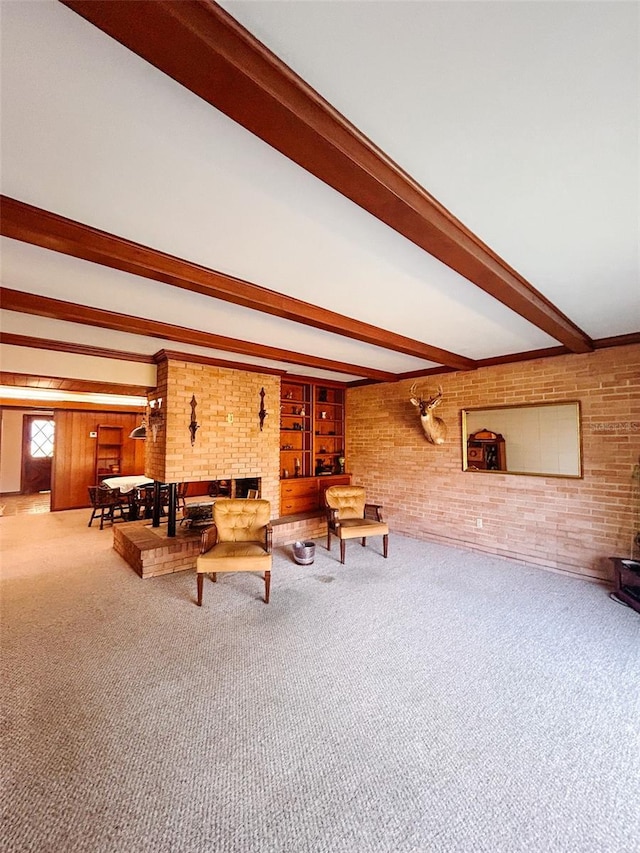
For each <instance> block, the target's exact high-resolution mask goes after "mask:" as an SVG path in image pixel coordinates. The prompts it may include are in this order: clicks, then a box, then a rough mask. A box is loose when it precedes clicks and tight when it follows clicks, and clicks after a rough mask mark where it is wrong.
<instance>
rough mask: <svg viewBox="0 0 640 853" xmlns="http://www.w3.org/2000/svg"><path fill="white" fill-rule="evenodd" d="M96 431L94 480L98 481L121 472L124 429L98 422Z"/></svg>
mask: <svg viewBox="0 0 640 853" xmlns="http://www.w3.org/2000/svg"><path fill="white" fill-rule="evenodd" d="M97 433H98V435H97V439H96V465H95V471H96V476H95V482H96V483H100V482H101V481H102V480H104V478H105V477H117V476H118V474H121V473H122V448H123V445H124V431H123V428H122V427H121V426H111V425H109V424H98V429H97Z"/></svg>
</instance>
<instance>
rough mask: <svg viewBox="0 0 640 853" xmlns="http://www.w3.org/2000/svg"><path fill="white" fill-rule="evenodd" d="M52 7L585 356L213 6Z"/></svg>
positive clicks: (534, 294)
mask: <svg viewBox="0 0 640 853" xmlns="http://www.w3.org/2000/svg"><path fill="white" fill-rule="evenodd" d="M60 2H62V3H64V5H66V6H68V7H69V8H70V9H73V10H74V11H75V12H77V13H78V14H79V15H81V16H82V17H83V18H85V19H86V20H87V21H90V22H91V23H92V24H94V25H95V26H96V27H98V28H99V29H101V30H102V31H103V32H105V33H107V34H108V35H110V36H111V37H113V38H114V39H116V40H117V41H118V42H120V43H121V44H123V45H125V46H126V47H128V48H129V49H130V50H132V51H133V52H134V53H136V54H138V55H139V56H141V57H143V58H144V59H145V60H147V61H148V62H150V63H151V64H152V65H154V66H155V67H156V68H158V69H159V70H160V71H162V72H164V73H165V74H167V75H169V77H171V78H173V79H174V80H176V81H177V82H178V83H180V84H182V85H183V86H185V87H186V88H187V89H189V90H190V91H192V92H193V93H195V94H196V95H198V96H199V97H201V98H203V99H204V100H205V101H207V102H208V103H210V104H211V105H213V106H214V107H216V109H218V110H220V111H222V112H223V113H225V115H227V116H229V118H231V119H233V120H234V121H236V122H238V123H239V124H241V125H242V126H243V127H245V128H246V129H247V130H249V131H251V133H254V134H255V135H256V136H258V137H260V138H261V139H263V140H264V141H265V142H267V143H268V144H269V145H272V146H273V147H274V148H276V149H277V150H278V151H280V152H281V153H282V154H284V155H285V156H286V157H288V158H290V159H291V160H293V161H294V162H295V163H298V164H299V165H300V166H302V167H303V168H304V169H306V170H307V171H309V172H311V174H313V175H315V176H316V177H317V178H319V179H320V180H322V181H324V182H325V183H327V184H328V185H329V186H331V187H333V188H334V189H335V190H337V191H338V192H340V193H341V194H342V195H344V196H346V197H347V198H349V199H351V200H352V201H353V202H355V203H356V204H358V205H359V206H360V207H362V208H364V210H367V211H368V212H369V213H371V214H372V215H373V216H375V217H377V218H378V219H380V220H381V221H382V222H384V223H386V224H387V225H388V226H390V227H391V228H393V229H394V230H396V231H397V232H398V233H400V234H402V235H403V236H405V237H406V238H407V239H408V240H411V242H413V243H415V244H416V245H417V246H420V247H421V248H422V249H424V250H425V251H427V252H429V253H430V254H431V255H433V256H434V257H436V258H438V259H439V260H440V261H442V263H444V264H446V265H447V266H449V267H450V268H451V269H453V270H455V271H456V272H458V273H459V274H460V275H462V276H464V277H465V278H467V279H468V280H469V281H471V282H473V283H474V284H476V285H477V286H478V287H480V288H481V289H482V290H484V291H485V292H486V293H488V294H490V295H491V296H492V297H494V298H495V299H497V300H499V301H500V302H502V303H503V304H504V305H506V306H507V307H509V308H510V309H511V310H512V311H515V312H516V313H517V314H519V315H521V316H522V317H524V318H525V319H526V320H528V321H529V322H530V323H532V324H533V325H535V326H537V327H538V328H540V329H542V330H543V331H545V332H546V333H547V334H548V335H550V336H551V337H553V338H555V339H556V340H558V341H559V342H560V343H562V344H563V345H565V346H566V347H568V348H569V349H570V350H571V351H573V352H589V351H591V350H592V349H593V346H592V342H591V340H590V339H589V337H588V336H587V335H586V334H585V333H584V332H583V331H582V330H581V329H580V328H578V326H576V325H575V324H574V323H572V322H571V320H569V318H568V317H566V316H565V315H564V314H563V313H562V312H561V311H560V310H559V309H558V308H556V306H555V305H553V303H552V302H550V301H549V300H548V299H546V297H544V296H543V295H542V294H541V293H539V292H538V291H537V290H536V289H535V288H534V287H533V286H532V285H531V284H529V282H527V281H526V280H525V279H524V278H523V277H522V276H521V275H519V274H518V273H517V272H516V271H515V270H513V269H512V268H511V267H510V266H509V265H508V264H507V263H506V262H505V261H503V260H502V259H501V258H500V257H499V256H498V255H497V254H496V253H495V252H493V251H492V250H491V249H490V248H489V247H488V246H486V245H485V244H484V243H483V242H482V241H481V240H480V239H479V238H478V237H477V236H476V235H475V234H473V233H472V232H471V231H470V230H469V229H468V228H466V227H465V226H464V225H463V224H462V223H461V222H460V221H459V220H457V219H456V218H455V217H454V216H453V215H452V214H451V213H450V212H449V211H448V210H447V209H446V208H445V207H443V205H441V204H440V203H439V202H438V201H437V200H436V199H435V198H433V196H431V195H430V194H429V193H428V192H427V191H426V190H425V189H424V188H423V187H421V186H420V185H419V184H418V183H417V182H416V181H414V180H413V179H412V178H411V177H410V175H408V174H407V173H406V172H404V171H403V170H402V169H401V168H400V167H399V166H398V165H397V164H396V163H394V162H393V161H392V160H391V159H390V158H389V157H387V156H386V155H385V154H384V152H383V151H381V150H380V149H379V148H377V147H376V146H375V145H373V143H372V142H371V141H370V140H369V139H367V138H366V137H365V136H364V135H363V134H362V133H361V132H360V131H359V130H358V129H357V128H356V127H354V126H353V125H352V124H351V123H350V122H348V121H347V120H346V119H345V118H344V116H342V115H341V114H340V113H338V112H337V110H335V109H334V108H333V107H332V106H331V105H330V104H329V103H328V102H327V101H325V100H324V99H323V98H322V97H321V96H320V95H319V94H318V93H317V92H316V91H315V90H314V89H312V88H311V87H310V86H309V85H308V84H306V83H305V82H304V80H302V79H301V78H300V77H298V75H296V74H295V73H294V72H293V71H292V70H291V69H290V68H289V67H288V66H287V65H285V64H284V63H283V62H282V61H281V60H280V59H278V57H277V56H275V54H273V53H272V52H271V51H270V50H268V49H267V48H266V47H265V46H264V45H263V44H262V43H261V42H260V41H258V40H257V39H256V38H255V37H254V36H253V35H251V33H249V32H248V31H247V30H246V29H245V28H244V27H242V26H241V25H240V24H239V23H238V22H237V21H236V20H235V19H234V18H233V17H231V15H229V14H228V13H227V12H225V11H224V10H223V9H222V8H220V7H219V6H218V5H217V4H215V3H213V2H210V0H137V2H135V3H131V2H129V0H60ZM382 345H383V346H384V344H382ZM439 360H440V361H443V363H445V364H448V365H449V366H452V367H462V365H460V364H456V365H452V364H450V363H449V362H446V361H444V360H442V359H439Z"/></svg>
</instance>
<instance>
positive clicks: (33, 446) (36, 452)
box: [29, 418, 55, 459]
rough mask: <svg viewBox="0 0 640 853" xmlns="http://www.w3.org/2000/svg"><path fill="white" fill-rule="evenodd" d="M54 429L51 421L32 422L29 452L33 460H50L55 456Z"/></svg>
mask: <svg viewBox="0 0 640 853" xmlns="http://www.w3.org/2000/svg"><path fill="white" fill-rule="evenodd" d="M54 427H55V424H54V422H53V421H52V420H50V419H47V420H45V419H44V418H43V419H42V420H39V419H37V418H34V419H33V420H32V421H31V435H30V437H29V442H30V443H29V452H30V453H31V458H32V459H50V458H51V457H52V456H53V436H54Z"/></svg>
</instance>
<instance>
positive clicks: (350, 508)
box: [325, 486, 389, 563]
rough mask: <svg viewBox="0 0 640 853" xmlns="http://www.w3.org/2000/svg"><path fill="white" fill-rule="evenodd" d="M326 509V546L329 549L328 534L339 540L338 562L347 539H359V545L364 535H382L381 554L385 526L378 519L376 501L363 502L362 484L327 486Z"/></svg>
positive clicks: (385, 543) (385, 546)
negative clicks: (374, 502) (370, 502)
mask: <svg viewBox="0 0 640 853" xmlns="http://www.w3.org/2000/svg"><path fill="white" fill-rule="evenodd" d="M325 504H326V511H327V550H328V551H330V550H331V534H332V533H333V535H334V536H337V537H338V539H339V540H340V562H341V563H344V556H345V542H346V540H347V539H361V540H362V547H363V548H364V546H365V545H366V544H367V536H382V547H383V553H384V556H385V557H386V556H387V553H388V550H389V527H388V526H387V525H386V524H385V523H384V521H383V520H382V507H381V506H380V505H379V504H368V503H365V491H364V488H363V487H362V486H330V487H329V488H328V489H327V491H326V492H325Z"/></svg>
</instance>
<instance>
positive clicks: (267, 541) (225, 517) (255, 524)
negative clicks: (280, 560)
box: [196, 498, 273, 606]
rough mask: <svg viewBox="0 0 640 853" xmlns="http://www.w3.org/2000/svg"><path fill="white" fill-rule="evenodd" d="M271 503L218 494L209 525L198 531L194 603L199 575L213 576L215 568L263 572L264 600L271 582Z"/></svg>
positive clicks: (219, 570) (215, 576)
mask: <svg viewBox="0 0 640 853" xmlns="http://www.w3.org/2000/svg"><path fill="white" fill-rule="evenodd" d="M272 535H273V531H272V527H271V504H270V503H269V501H263V500H247V499H246V498H218V499H217V500H216V502H215V504H214V505H213V527H210V528H208V529H207V530H205V531H204V532H203V534H202V541H201V545H200V556H199V557H198V559H197V561H196V572H197V574H198V605H199V606H201V605H202V587H203V580H204V578H203V575H205V574H210V575H211V579H212V580H213V581H214V582H215V581H216V580H217V574H218V572H264V593H265V594H264V601H265V604H268V603H269V588H270V586H271V559H272V558H271V542H272Z"/></svg>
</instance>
